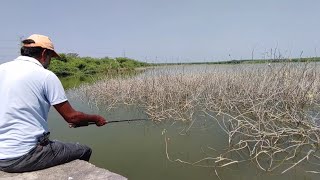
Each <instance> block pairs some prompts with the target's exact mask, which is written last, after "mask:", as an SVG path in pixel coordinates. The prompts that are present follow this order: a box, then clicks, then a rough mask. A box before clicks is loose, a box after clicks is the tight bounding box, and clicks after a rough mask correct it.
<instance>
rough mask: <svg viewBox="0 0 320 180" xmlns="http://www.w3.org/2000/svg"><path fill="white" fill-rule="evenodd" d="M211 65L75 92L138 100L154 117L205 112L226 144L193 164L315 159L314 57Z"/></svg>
mask: <svg viewBox="0 0 320 180" xmlns="http://www.w3.org/2000/svg"><path fill="white" fill-rule="evenodd" d="M118 62H120V61H118ZM214 67H215V68H211V70H210V68H207V69H206V71H199V72H187V71H185V70H183V71H181V70H178V71H171V70H166V69H164V70H156V71H153V72H147V73H146V75H145V76H137V77H131V78H126V79H106V80H103V81H99V82H96V83H95V84H92V85H90V86H89V85H84V86H81V87H80V88H79V89H78V93H79V95H81V94H82V96H81V97H82V98H88V100H89V101H90V102H94V103H101V104H105V105H106V106H107V109H111V108H115V107H117V106H118V105H119V104H127V105H136V106H139V107H142V108H144V109H145V113H146V114H147V115H148V116H149V118H150V119H151V120H154V121H163V120H175V121H185V122H189V124H190V127H191V126H192V125H193V122H195V121H199V119H197V118H196V116H194V115H195V113H202V114H203V115H205V116H207V117H210V118H211V119H212V120H214V121H216V122H217V123H218V125H219V127H220V128H221V129H222V130H223V131H224V132H225V133H226V134H227V136H228V140H227V141H228V144H229V147H228V148H227V149H226V150H225V151H224V152H222V153H221V154H220V155H219V156H217V157H207V158H204V159H203V160H200V161H197V162H195V163H191V164H193V165H201V163H207V164H208V162H211V163H209V164H210V165H207V164H206V166H209V167H213V168H219V167H225V166H229V165H231V164H235V163H241V162H244V161H252V162H254V163H255V164H256V165H257V167H258V168H260V169H262V170H264V171H275V170H277V171H280V172H282V173H285V172H287V171H289V170H291V169H292V168H293V167H295V166H297V165H300V164H301V163H302V162H305V163H314V164H319V163H318V161H319V160H320V156H319V153H318V150H319V148H318V147H319V143H320V127H319V126H318V123H319V122H318V120H319V116H318V113H315V109H316V108H317V107H319V102H320V74H319V73H320V71H319V68H318V67H317V66H316V64H307V63H306V64H302V63H300V64H297V63H282V64H280V63H278V64H270V65H266V64H263V65H260V66H259V65H232V66H214ZM190 127H189V128H186V129H185V131H188V130H189V129H190ZM310 172H311V171H310ZM312 172H316V171H312Z"/></svg>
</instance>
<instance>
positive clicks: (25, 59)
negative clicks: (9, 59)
mask: <svg viewBox="0 0 320 180" xmlns="http://www.w3.org/2000/svg"><path fill="white" fill-rule="evenodd" d="M16 60H20V61H29V62H32V63H35V64H37V65H38V66H41V67H43V66H42V64H41V63H40V62H39V61H38V60H36V59H35V58H32V57H29V56H19V57H17V58H16V59H15V61H16Z"/></svg>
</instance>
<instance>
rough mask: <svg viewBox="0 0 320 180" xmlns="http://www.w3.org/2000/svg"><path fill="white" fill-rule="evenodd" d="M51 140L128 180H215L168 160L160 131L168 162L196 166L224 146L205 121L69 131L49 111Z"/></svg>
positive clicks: (240, 174)
mask: <svg viewBox="0 0 320 180" xmlns="http://www.w3.org/2000/svg"><path fill="white" fill-rule="evenodd" d="M72 93H73V91H72V90H68V97H70V98H69V101H70V102H71V104H72V105H73V106H74V107H75V108H77V109H78V110H80V111H83V112H86V113H99V114H101V115H103V116H105V117H106V118H107V119H109V120H120V119H130V118H131V119H132V118H144V116H143V114H142V113H140V112H139V111H137V110H136V109H134V108H119V109H115V110H113V111H111V112H106V111H104V110H103V107H99V109H100V110H99V109H97V108H96V107H90V106H89V105H88V104H87V103H86V102H82V101H80V100H78V99H76V98H71V97H73V96H72ZM49 125H50V130H51V134H52V136H51V137H52V139H59V140H62V141H69V142H79V143H82V144H87V145H88V146H90V147H91V148H92V149H93V154H92V157H91V160H90V162H91V163H93V164H95V165H96V166H98V167H101V168H106V169H108V170H110V171H113V172H115V173H118V174H121V175H123V176H125V177H128V178H129V179H130V180H180V179H181V180H209V179H210V180H215V179H219V178H218V177H217V176H216V175H215V172H214V169H212V168H202V167H195V166H191V165H187V164H182V163H179V162H171V161H169V160H168V159H167V156H166V146H165V136H164V135H162V132H163V131H164V129H165V130H166V131H167V133H166V137H167V140H168V141H167V142H168V152H169V156H170V158H171V159H178V158H179V159H181V160H184V161H188V162H195V161H197V160H200V159H202V158H205V157H208V156H210V155H216V152H215V151H214V150H212V148H213V149H216V150H219V149H223V148H224V147H226V142H227V137H226V136H225V134H223V132H222V131H221V130H220V129H219V128H218V127H217V125H215V123H214V122H211V121H210V120H206V119H201V117H199V121H197V123H196V124H195V125H194V126H193V128H191V129H190V131H188V133H187V134H185V133H183V134H181V133H180V132H181V131H182V130H183V128H184V127H185V125H183V124H172V123H167V124H155V123H152V122H148V121H147V122H132V123H112V124H108V125H106V126H103V127H96V126H89V127H81V128H76V129H70V128H69V127H68V124H67V123H65V121H64V120H63V119H62V118H61V117H60V116H59V115H58V113H57V112H56V111H55V110H54V109H53V108H52V109H51V111H50V113H49ZM218 173H219V176H220V178H221V179H222V180H233V179H237V180H242V179H243V180H247V179H252V180H268V179H273V180H295V179H296V180H301V179H303V180H316V179H319V177H320V175H316V174H307V173H305V172H304V171H303V170H302V169H301V168H299V167H298V168H295V169H293V170H291V171H289V172H288V173H287V174H285V175H279V174H271V173H265V172H262V171H261V170H259V169H257V168H256V167H255V166H254V165H252V164H250V163H247V164H245V163H242V164H240V165H233V166H230V168H226V169H219V170H218Z"/></svg>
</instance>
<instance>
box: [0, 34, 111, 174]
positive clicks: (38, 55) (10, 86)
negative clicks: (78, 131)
mask: <svg viewBox="0 0 320 180" xmlns="http://www.w3.org/2000/svg"><path fill="white" fill-rule="evenodd" d="M52 57H58V54H57V53H56V52H55V51H54V47H53V44H52V42H51V40H50V39H49V38H48V37H47V36H43V35H38V34H34V35H31V36H30V37H29V38H27V39H26V40H24V41H22V47H21V56H19V57H18V58H17V59H15V60H14V61H11V62H7V63H4V64H1V65H0V97H1V101H0V170H2V171H6V172H28V171H34V170H40V169H44V168H48V167H52V166H55V165H59V164H63V163H66V162H70V161H72V160H75V159H81V160H85V161H89V158H90V156H91V149H90V148H89V147H87V146H84V145H80V144H77V143H63V142H59V141H50V140H49V138H48V137H49V131H48V123H47V118H48V112H49V108H50V106H54V108H55V109H56V110H57V111H58V112H59V113H60V115H61V116H62V117H63V118H64V119H65V120H66V121H67V122H68V123H69V125H70V126H71V127H77V126H82V125H85V124H86V125H87V124H88V122H94V123H95V124H96V125H97V126H103V125H105V124H106V123H107V122H106V120H105V119H104V118H103V117H101V116H99V115H89V114H85V113H82V112H78V111H76V110H74V109H73V108H72V106H71V105H70V104H69V102H68V100H67V97H66V95H65V91H64V89H63V87H62V85H61V82H60V80H59V79H58V78H57V76H56V75H55V74H54V73H52V72H51V71H49V70H47V69H46V68H47V67H48V66H49V64H50V61H51V58H52Z"/></svg>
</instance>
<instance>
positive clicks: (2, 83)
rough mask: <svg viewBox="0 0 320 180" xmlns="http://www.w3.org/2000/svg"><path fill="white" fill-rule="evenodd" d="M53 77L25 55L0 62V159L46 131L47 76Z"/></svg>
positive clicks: (18, 153)
mask: <svg viewBox="0 0 320 180" xmlns="http://www.w3.org/2000/svg"><path fill="white" fill-rule="evenodd" d="M55 77H56V76H55V75H54V74H53V73H52V72H50V71H48V70H46V69H44V68H43V66H42V65H41V64H40V63H39V62H38V61H37V60H36V59H34V58H30V57H26V56H20V57H18V58H17V59H16V60H14V61H11V62H8V63H5V64H2V65H0V87H1V88H0V96H1V103H0V142H1V143H0V159H10V158H15V157H19V156H21V155H23V154H26V153H27V152H28V151H29V150H30V149H32V148H33V147H34V146H35V145H36V143H37V137H38V136H40V135H42V134H43V133H44V132H47V131H48V126H47V115H48V111H49V108H50V104H51V101H49V100H48V99H50V97H48V94H50V91H52V90H50V89H49V88H50V83H51V82H50V78H55ZM63 93H64V92H63ZM51 94H52V93H51ZM49 96H52V95H49ZM63 100H64V101H65V100H66V98H65V97H64V98H63ZM13 152H14V153H13Z"/></svg>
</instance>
